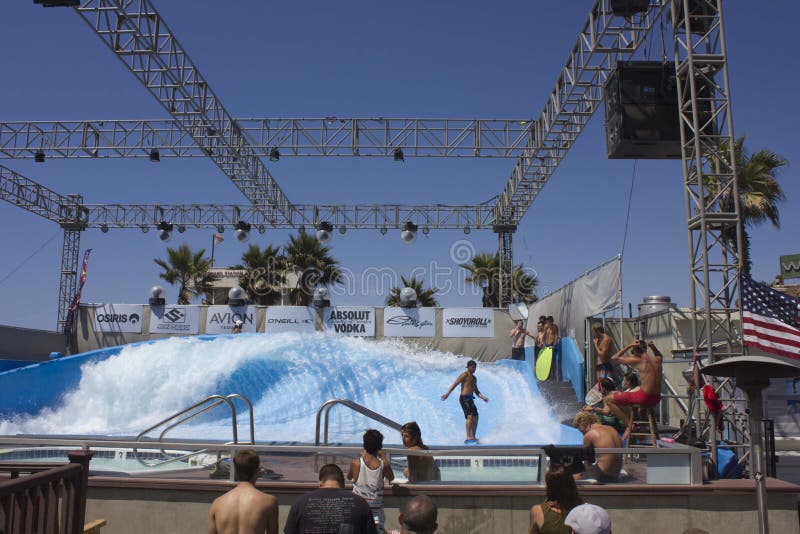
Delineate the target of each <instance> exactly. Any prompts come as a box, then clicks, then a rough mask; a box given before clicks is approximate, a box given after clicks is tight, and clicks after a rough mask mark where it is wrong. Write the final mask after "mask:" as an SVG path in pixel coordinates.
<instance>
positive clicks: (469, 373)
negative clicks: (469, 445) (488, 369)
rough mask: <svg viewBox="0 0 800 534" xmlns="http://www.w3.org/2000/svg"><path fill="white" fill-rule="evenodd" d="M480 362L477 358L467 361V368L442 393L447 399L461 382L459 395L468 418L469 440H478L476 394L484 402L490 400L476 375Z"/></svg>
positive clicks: (465, 415) (459, 400)
mask: <svg viewBox="0 0 800 534" xmlns="http://www.w3.org/2000/svg"><path fill="white" fill-rule="evenodd" d="M477 368H478V364H477V362H476V361H475V360H470V361H468V362H467V370H466V371H464V372H463V373H461V374H460V375H458V378H456V381H455V382H453V385H452V386H450V389H448V390H447V393H445V394H444V395H442V400H446V399H447V397H449V396H450V393H452V392H453V390H454V389H455V388H456V386H457V385H459V384H461V395H460V396H459V397H458V402H459V403H460V404H461V409H462V410H464V417H465V418H466V419H467V441H476V440H477V438H476V437H475V432H476V430H477V429H478V408H477V407H476V406H475V395H477V396H478V398H480V399H483V402H489V398H488V397H485V396H483V395H482V394H481V392H480V391H479V390H478V379H477V378H476V377H475V369H477Z"/></svg>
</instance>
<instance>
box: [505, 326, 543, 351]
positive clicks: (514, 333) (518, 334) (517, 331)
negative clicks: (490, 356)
mask: <svg viewBox="0 0 800 534" xmlns="http://www.w3.org/2000/svg"><path fill="white" fill-rule="evenodd" d="M508 335H509V336H511V337H513V338H514V342H513V344H512V345H511V359H512V360H524V359H525V336H530V337H532V338H534V339H536V336H534V335H533V334H531V333H530V332H528V331H527V330H526V329H525V323H524V321H522V319H520V320H518V321H515V322H514V328H512V329H511V331H510V332H509V333H508Z"/></svg>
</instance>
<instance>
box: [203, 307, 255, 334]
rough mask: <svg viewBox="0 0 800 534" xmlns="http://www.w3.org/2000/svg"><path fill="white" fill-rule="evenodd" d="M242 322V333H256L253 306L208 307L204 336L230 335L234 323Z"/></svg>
mask: <svg viewBox="0 0 800 534" xmlns="http://www.w3.org/2000/svg"><path fill="white" fill-rule="evenodd" d="M237 320H239V321H242V332H255V331H256V307H255V306H209V307H208V311H207V313H206V334H230V333H231V331H232V330H233V325H234V323H235V322H236V321H237Z"/></svg>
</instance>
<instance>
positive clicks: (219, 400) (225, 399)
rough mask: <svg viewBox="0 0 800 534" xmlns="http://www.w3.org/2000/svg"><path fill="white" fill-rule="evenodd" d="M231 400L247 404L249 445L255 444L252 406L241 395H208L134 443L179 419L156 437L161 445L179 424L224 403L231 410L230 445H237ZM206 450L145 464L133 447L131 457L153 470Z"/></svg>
mask: <svg viewBox="0 0 800 534" xmlns="http://www.w3.org/2000/svg"><path fill="white" fill-rule="evenodd" d="M231 399H241V400H243V401H244V402H245V403H246V404H247V408H248V412H249V416H250V444H251V445H253V444H255V428H254V422H253V404H252V403H251V402H250V400H249V399H248V398H247V397H245V396H243V395H239V394H238V393H231V394H230V395H227V396H222V395H210V396H209V397H206V398H205V399H203V400H201V401H200V402H196V403H194V404H192V405H191V406H189V407H188V408H184V409H183V410H181V411H179V412H177V413H174V414H173V415H171V416H169V417H167V418H166V419H163V420H162V421H159V422H158V423H156V424H154V425H153V426H151V427H149V428H147V429H145V430H144V431H142V432H141V433H140V434H139V435H138V436H136V441H137V442H140V441H141V440H142V438H143V437H144V436H145V435H146V434H148V433H149V432H151V431H152V430H155V429H156V428H159V427H160V426H162V425H164V424H166V423H169V422H170V421H173V420H174V419H177V418H180V419H179V420H178V421H175V422H174V423H172V424H171V425H169V426H167V427H166V428H165V429H164V430H163V431H162V432H161V434H160V435H159V436H158V443H162V442H163V441H164V436H165V435H166V434H167V432H169V431H170V430H172V429H173V428H175V427H177V426H179V425H181V424H183V423H185V422H187V421H190V420H192V419H194V418H195V417H198V416H199V415H202V414H204V413H206V412H208V411H210V410H212V409H214V408H216V407H217V406H220V405H222V404H223V403H225V404H227V405H228V408H230V410H231V426H232V432H233V442H232V443H233V444H234V445H237V444H239V426H238V424H237V421H236V407H235V406H234V404H233V402H232V401H231ZM210 401H213V402H212V403H211V404H208V403H209V402H210ZM204 404H206V406H203V405H204ZM201 407H202V408H201ZM198 408H200V409H198ZM193 410H194V411H193ZM185 414H188V415H186V416H185V417H181V416H183V415H185ZM160 450H161V454H163V455H164V456H165V457H168V456H169V455H168V454H167V451H166V450H165V449H164V448H161V449H160ZM206 450H207V449H201V450H198V451H194V452H191V453H189V454H184V455H181V456H176V457H168V458H167V459H166V460H162V461H160V462H153V463H151V462H147V461H145V460H143V459H141V458H139V451H138V449H137V448H135V447H134V448H133V456H134V458H136V460H137V461H138V462H139V463H140V464H142V465H144V466H147V467H150V468H153V467H159V466H162V465H165V464H169V463H172V462H179V461H182V460H186V459H187V458H191V457H192V456H196V455H198V454H202V453H204V452H206Z"/></svg>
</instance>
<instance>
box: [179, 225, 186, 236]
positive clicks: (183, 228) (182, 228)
mask: <svg viewBox="0 0 800 534" xmlns="http://www.w3.org/2000/svg"><path fill="white" fill-rule="evenodd" d="M185 231H186V226H184V225H183V224H181V225H178V233H179V234H182V233H183V232H185Z"/></svg>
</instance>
